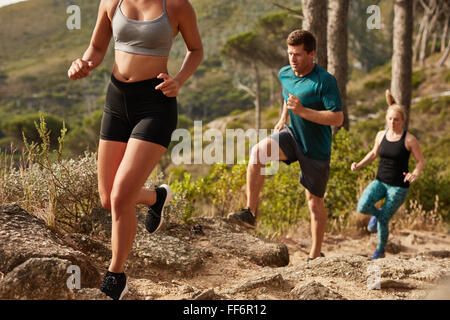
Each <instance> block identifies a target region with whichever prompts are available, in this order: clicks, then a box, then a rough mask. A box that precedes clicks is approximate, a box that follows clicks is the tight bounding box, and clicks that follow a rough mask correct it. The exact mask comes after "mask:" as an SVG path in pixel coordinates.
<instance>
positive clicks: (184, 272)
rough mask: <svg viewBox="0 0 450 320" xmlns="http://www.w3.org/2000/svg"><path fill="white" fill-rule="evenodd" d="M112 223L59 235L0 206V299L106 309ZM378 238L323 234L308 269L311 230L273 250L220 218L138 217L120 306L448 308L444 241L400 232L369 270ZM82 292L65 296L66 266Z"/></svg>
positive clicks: (447, 240) (102, 216)
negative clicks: (383, 304) (372, 303)
mask: <svg viewBox="0 0 450 320" xmlns="http://www.w3.org/2000/svg"><path fill="white" fill-rule="evenodd" d="M109 221H110V216H108V214H107V213H105V212H104V211H98V212H97V220H96V221H95V232H94V233H93V234H91V235H90V236H88V235H85V234H59V233H56V232H54V231H52V230H50V229H49V228H48V227H47V226H46V225H45V224H44V223H43V222H42V221H41V220H39V219H37V218H36V217H34V216H32V215H30V214H28V213H27V212H25V211H24V210H22V209H21V208H20V207H18V206H16V205H13V204H8V205H2V206H0V299H83V300H85V299H108V298H107V297H106V296H105V295H104V294H103V293H102V292H100V291H99V290H98V287H99V285H100V283H101V280H102V277H103V274H104V272H105V271H106V268H107V267H108V264H109V261H110V258H111V251H110V248H109V237H110V231H109V230H110V222H109ZM375 245H376V235H375V234H372V235H370V234H364V235H360V236H348V235H338V234H329V233H328V234H327V235H326V238H325V243H324V246H323V252H324V253H325V255H326V256H325V257H324V258H318V259H315V260H313V261H310V262H309V263H306V258H307V254H308V250H309V248H310V237H309V234H308V232H307V230H306V229H305V230H303V231H296V232H294V233H291V234H288V235H285V236H283V237H281V238H279V239H278V240H277V241H267V240H265V239H261V238H259V237H258V236H257V235H256V234H255V233H254V232H253V231H248V230H247V229H244V228H242V227H240V226H237V225H234V224H230V223H228V222H227V221H226V220H224V219H221V218H198V219H197V220H196V222H195V224H194V225H192V226H186V225H178V224H174V223H169V224H166V225H165V226H164V228H163V230H161V231H158V232H157V233H155V234H153V235H149V234H148V233H147V232H146V230H145V229H144V226H143V217H142V216H141V215H140V216H139V226H138V233H137V235H136V241H135V245H134V248H133V251H132V253H131V254H130V257H129V259H128V263H127V266H126V272H127V276H128V286H129V292H128V293H127V294H126V295H125V297H124V299H139V300H144V299H145V300H156V299H166V300H170V299H252V300H253V299H265V300H270V299H305V300H307V299H363V300H366V299H450V250H449V248H450V235H449V234H440V233H434V232H424V231H410V230H403V231H399V232H394V233H393V234H391V236H390V242H389V245H388V249H387V250H388V253H387V256H386V258H384V259H379V260H376V261H369V260H368V256H369V255H370V254H371V253H372V252H373V250H374V248H375ZM72 265H76V266H78V267H79V268H80V271H81V289H79V290H77V289H72V290H70V289H69V288H68V283H69V286H70V284H73V283H75V282H70V280H71V279H70V277H71V273H70V271H69V273H68V270H71V269H70V266H72Z"/></svg>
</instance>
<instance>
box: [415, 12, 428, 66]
mask: <svg viewBox="0 0 450 320" xmlns="http://www.w3.org/2000/svg"><path fill="white" fill-rule="evenodd" d="M427 24H428V16H427V15H426V14H424V15H423V17H422V20H421V21H420V25H419V32H417V37H416V41H415V42H414V49H413V52H414V58H413V59H414V62H417V61H419V47H420V40H421V39H422V34H423V30H424V29H425V25H427Z"/></svg>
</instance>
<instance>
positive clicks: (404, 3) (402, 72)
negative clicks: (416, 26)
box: [391, 0, 413, 129]
mask: <svg viewBox="0 0 450 320" xmlns="http://www.w3.org/2000/svg"><path fill="white" fill-rule="evenodd" d="M412 9H413V5H412V1H410V0H397V1H395V4H394V36H393V48H394V51H393V55H392V82H391V92H392V95H393V96H394V98H395V100H396V101H397V103H398V104H400V105H403V106H404V107H405V109H406V112H407V114H408V115H409V109H410V105H411V92H412V84H411V78H412V33H413V10H412ZM408 123H409V116H408V119H406V122H405V128H406V129H407V128H408Z"/></svg>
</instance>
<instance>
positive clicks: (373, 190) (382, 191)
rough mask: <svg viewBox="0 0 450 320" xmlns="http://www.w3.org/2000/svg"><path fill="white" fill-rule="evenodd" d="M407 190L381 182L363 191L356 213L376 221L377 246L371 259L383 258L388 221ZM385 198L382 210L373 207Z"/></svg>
mask: <svg viewBox="0 0 450 320" xmlns="http://www.w3.org/2000/svg"><path fill="white" fill-rule="evenodd" d="M407 194H408V188H402V187H395V186H390V185H387V184H385V183H383V182H381V181H378V180H374V181H372V182H371V183H370V184H369V185H368V186H367V187H366V189H365V190H364V192H363V194H362V195H361V198H360V199H359V202H358V211H359V212H361V213H364V214H370V215H373V216H375V217H376V219H377V230H378V244H377V249H376V251H375V252H374V254H373V255H372V257H371V259H378V258H383V257H384V256H385V247H386V243H387V240H388V237H389V221H390V220H391V218H392V216H393V215H394V214H395V212H396V211H397V210H398V208H399V207H400V206H401V205H402V203H403V202H404V201H405V199H406V196H407ZM383 198H385V202H384V205H383V207H382V208H380V209H378V208H376V207H375V203H376V202H378V201H380V200H381V199H383Z"/></svg>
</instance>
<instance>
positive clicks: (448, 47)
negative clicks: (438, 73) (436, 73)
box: [437, 43, 450, 68]
mask: <svg viewBox="0 0 450 320" xmlns="http://www.w3.org/2000/svg"><path fill="white" fill-rule="evenodd" d="M449 53H450V43H449V44H448V46H447V49H445V52H444V54H443V55H442V57H441V58H440V59H439V62H438V63H437V67H438V68H440V67H442V66H443V65H444V63H445V60H447V58H448V54H449Z"/></svg>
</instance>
